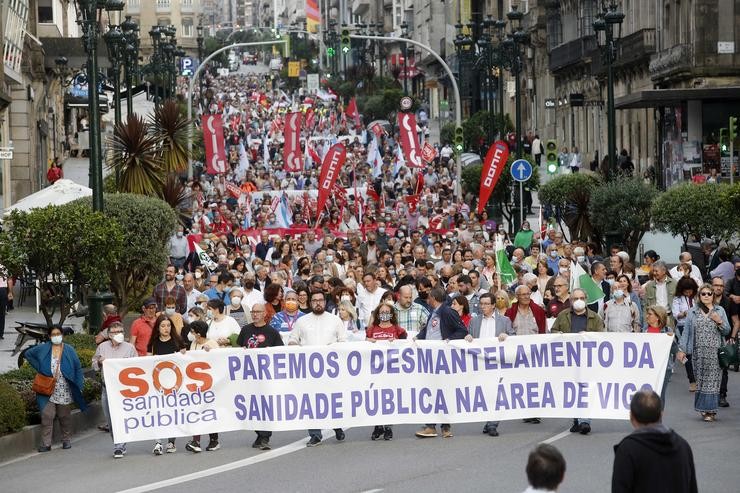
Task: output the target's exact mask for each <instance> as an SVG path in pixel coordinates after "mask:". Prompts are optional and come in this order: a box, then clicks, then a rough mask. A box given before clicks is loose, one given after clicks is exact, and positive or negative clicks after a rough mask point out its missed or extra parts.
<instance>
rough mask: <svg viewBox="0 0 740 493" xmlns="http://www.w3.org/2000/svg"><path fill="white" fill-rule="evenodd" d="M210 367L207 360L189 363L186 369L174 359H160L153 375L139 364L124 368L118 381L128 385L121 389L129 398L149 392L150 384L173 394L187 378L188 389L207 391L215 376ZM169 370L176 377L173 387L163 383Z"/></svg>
mask: <svg viewBox="0 0 740 493" xmlns="http://www.w3.org/2000/svg"><path fill="white" fill-rule="evenodd" d="M210 369H211V365H209V364H208V363H206V362H205V361H196V362H192V363H188V364H187V366H185V368H184V370H183V369H182V368H180V366H178V365H177V364H176V363H174V362H172V361H160V362H159V363H157V364H156V365H155V366H154V368H153V370H152V373H151V375H148V374H147V372H146V371H145V370H144V369H143V368H140V367H138V366H131V367H128V368H124V369H123V370H121V371H120V372H119V373H118V381H119V382H120V384H121V385H123V386H124V387H127V388H126V389H123V390H121V395H122V396H123V397H129V398H133V397H140V396H142V395H146V394H148V393H149V388H150V385H151V386H153V387H154V388H155V389H156V390H157V391H158V392H162V393H164V394H165V395H167V394H171V393H172V392H174V391H175V390H179V389H180V388H181V387H182V385H183V383H184V382H185V381H186V380H185V379H187V382H188V383H187V384H186V385H185V388H186V389H187V390H188V391H190V392H195V391H197V390H198V389H200V391H201V392H205V391H206V390H208V389H210V388H211V387H212V386H213V377H211V375H210V373H209V372H208V370H210ZM167 372H172V374H174V377H175V383H174V385H172V386H171V387H164V386H163V385H162V383H161V380H162V375H164V374H166V373H167Z"/></svg>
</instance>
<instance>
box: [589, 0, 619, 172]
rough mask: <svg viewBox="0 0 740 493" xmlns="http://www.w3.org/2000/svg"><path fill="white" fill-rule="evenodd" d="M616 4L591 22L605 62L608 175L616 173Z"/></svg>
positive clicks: (606, 7) (617, 16)
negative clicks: (614, 65)
mask: <svg viewBox="0 0 740 493" xmlns="http://www.w3.org/2000/svg"><path fill="white" fill-rule="evenodd" d="M617 8H618V7H617V4H616V3H615V2H611V3H610V4H609V5H608V6H605V7H604V11H603V12H601V13H599V15H598V17H597V19H596V20H595V21H594V23H593V28H594V32H595V33H596V42H597V44H598V46H599V50H600V51H601V57H602V59H603V60H604V62H605V63H606V71H607V72H606V73H607V80H606V94H607V96H606V111H607V145H608V146H609V149H608V156H609V177H612V176H615V175H616V170H617V156H616V150H617V142H616V141H617V138H616V127H617V123H616V118H615V114H614V68H613V67H612V65H613V64H614V62H615V61H616V60H617V54H618V47H619V39H620V38H621V37H622V21H624V14H623V13H622V12H619V11H618V10H617Z"/></svg>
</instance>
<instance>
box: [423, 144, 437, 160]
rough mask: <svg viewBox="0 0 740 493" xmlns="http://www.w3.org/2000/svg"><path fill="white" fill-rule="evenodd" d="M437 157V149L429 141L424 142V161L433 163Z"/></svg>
mask: <svg viewBox="0 0 740 493" xmlns="http://www.w3.org/2000/svg"><path fill="white" fill-rule="evenodd" d="M436 157H437V149H435V148H434V146H432V144H430V143H429V142H424V145H423V146H422V148H421V159H422V160H424V162H426V163H428V164H431V163H432V161H434V158H436Z"/></svg>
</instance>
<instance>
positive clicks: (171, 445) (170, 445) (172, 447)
mask: <svg viewBox="0 0 740 493" xmlns="http://www.w3.org/2000/svg"><path fill="white" fill-rule="evenodd" d="M175 452H177V447H175V444H174V443H172V442H167V453H168V454H174V453H175Z"/></svg>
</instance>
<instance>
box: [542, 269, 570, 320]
mask: <svg viewBox="0 0 740 493" xmlns="http://www.w3.org/2000/svg"><path fill="white" fill-rule="evenodd" d="M552 287H553V288H554V289H555V297H554V298H553V299H551V300H550V303H548V304H547V316H548V317H550V318H555V317H557V316H558V315H559V314H560V312H562V311H563V310H565V309H567V308H570V293H569V292H568V281H566V279H565V278H564V277H562V276H557V277H555V281H553V283H552Z"/></svg>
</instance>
